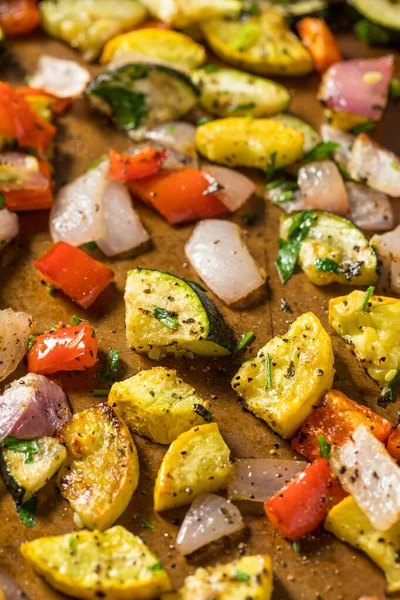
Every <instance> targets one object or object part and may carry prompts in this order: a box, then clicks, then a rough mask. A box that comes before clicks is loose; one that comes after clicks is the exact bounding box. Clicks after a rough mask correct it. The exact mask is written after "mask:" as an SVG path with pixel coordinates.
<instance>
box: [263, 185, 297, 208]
mask: <svg viewBox="0 0 400 600" xmlns="http://www.w3.org/2000/svg"><path fill="white" fill-rule="evenodd" d="M286 191H287V190H286V184H285V183H283V184H282V185H278V186H277V187H275V188H273V189H272V190H267V191H266V192H265V198H266V199H267V200H269V201H270V202H272V204H276V205H277V206H278V207H279V208H280V209H281V210H283V212H286V213H290V212H293V211H294V210H304V209H305V208H306V204H305V202H304V197H303V195H302V193H301V192H300V191H299V190H291V194H290V196H289V197H290V198H291V199H290V200H286V199H285V198H286V194H285V192H286Z"/></svg>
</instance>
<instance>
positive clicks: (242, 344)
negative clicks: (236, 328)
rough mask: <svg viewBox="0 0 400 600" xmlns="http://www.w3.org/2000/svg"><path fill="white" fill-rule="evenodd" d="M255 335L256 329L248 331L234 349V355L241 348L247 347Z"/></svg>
mask: <svg viewBox="0 0 400 600" xmlns="http://www.w3.org/2000/svg"><path fill="white" fill-rule="evenodd" d="M253 337H254V331H248V332H247V333H246V334H245V335H244V336H243V337H242V339H241V340H240V342H239V343H238V345H237V346H236V348H235V349H234V351H233V353H232V354H233V356H235V355H236V354H237V353H238V352H240V351H241V350H243V348H245V346H247V344H248V343H249V342H250V340H252V339H253Z"/></svg>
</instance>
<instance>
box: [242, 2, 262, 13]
mask: <svg viewBox="0 0 400 600" xmlns="http://www.w3.org/2000/svg"><path fill="white" fill-rule="evenodd" d="M244 12H245V13H247V14H248V15H260V14H261V10H260V7H259V6H258V4H257V3H256V2H253V4H250V6H248V7H247V8H245V9H244Z"/></svg>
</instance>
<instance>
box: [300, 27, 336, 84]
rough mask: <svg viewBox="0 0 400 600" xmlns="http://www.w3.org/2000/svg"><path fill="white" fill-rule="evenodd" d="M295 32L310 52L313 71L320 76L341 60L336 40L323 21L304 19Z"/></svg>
mask: <svg viewBox="0 0 400 600" xmlns="http://www.w3.org/2000/svg"><path fill="white" fill-rule="evenodd" d="M297 31H298V32H299V35H300V37H301V41H302V42H303V44H304V45H305V47H306V48H307V49H308V50H309V51H310V54H311V56H312V57H313V59H314V66H315V69H316V71H318V73H319V74H320V75H322V74H323V73H325V71H326V70H327V69H329V67H331V66H332V65H334V64H335V63H337V62H340V61H341V60H343V55H342V53H341V51H340V48H339V45H338V43H337V41H336V38H335V36H334V35H333V33H332V31H331V30H330V29H329V27H328V25H327V24H326V22H325V21H324V20H323V19H315V18H312V17H306V18H304V19H302V20H301V21H299V23H298V24H297Z"/></svg>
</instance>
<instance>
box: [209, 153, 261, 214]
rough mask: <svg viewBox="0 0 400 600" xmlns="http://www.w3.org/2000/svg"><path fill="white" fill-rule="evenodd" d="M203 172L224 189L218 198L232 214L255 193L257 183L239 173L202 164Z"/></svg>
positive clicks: (218, 193) (219, 192)
mask: <svg viewBox="0 0 400 600" xmlns="http://www.w3.org/2000/svg"><path fill="white" fill-rule="evenodd" d="M201 170H202V171H205V172H206V173H208V174H209V175H211V177H213V178H214V179H215V180H216V181H217V182H218V183H219V185H221V186H222V189H221V190H220V191H218V192H217V194H216V195H217V197H218V198H219V200H221V202H222V204H225V206H226V208H227V209H228V210H230V211H231V212H235V210H238V208H240V207H241V206H243V204H245V202H247V200H248V199H249V198H251V196H252V195H253V194H254V193H255V191H256V189H257V186H256V185H255V183H254V182H253V181H252V180H251V179H249V178H248V177H246V176H245V175H243V174H242V173H239V172H238V171H234V170H233V169H228V168H227V167H220V166H219V165H211V164H202V166H201Z"/></svg>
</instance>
